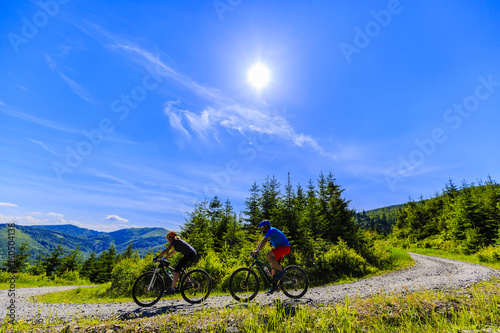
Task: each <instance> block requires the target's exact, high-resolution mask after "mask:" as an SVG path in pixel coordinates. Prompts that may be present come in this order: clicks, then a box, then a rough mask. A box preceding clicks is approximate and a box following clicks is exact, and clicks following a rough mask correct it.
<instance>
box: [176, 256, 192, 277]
mask: <svg viewBox="0 0 500 333" xmlns="http://www.w3.org/2000/svg"><path fill="white" fill-rule="evenodd" d="M195 258H196V252H191V253H188V254H186V255H185V256H184V257H182V258H181V260H179V262H178V263H177V265H175V267H174V272H178V273H179V272H180V271H182V269H184V268H186V267H189V265H191V264H192V263H193V261H194V259H195Z"/></svg>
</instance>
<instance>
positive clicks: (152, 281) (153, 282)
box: [147, 267, 158, 291]
mask: <svg viewBox="0 0 500 333" xmlns="http://www.w3.org/2000/svg"><path fill="white" fill-rule="evenodd" d="M157 271H158V267H156V268H155V271H154V272H153V278H152V279H151V282H149V286H148V289H147V291H150V290H151V288H153V285H154V284H155V281H156V272H157Z"/></svg>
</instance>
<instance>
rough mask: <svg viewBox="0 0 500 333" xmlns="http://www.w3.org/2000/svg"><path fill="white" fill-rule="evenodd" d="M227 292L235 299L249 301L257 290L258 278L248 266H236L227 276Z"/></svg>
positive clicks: (255, 294)
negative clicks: (229, 275)
mask: <svg viewBox="0 0 500 333" xmlns="http://www.w3.org/2000/svg"><path fill="white" fill-rule="evenodd" d="M229 292H230V293H231V295H232V296H233V297H234V299H235V300H237V301H240V302H249V301H251V300H253V299H254V298H255V296H257V293H258V292H259V278H258V277H257V274H255V272H254V271H252V270H251V269H249V268H246V267H242V268H238V269H237V270H235V271H234V273H233V274H231V277H230V278H229Z"/></svg>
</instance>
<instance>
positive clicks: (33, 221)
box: [0, 212, 82, 227]
mask: <svg viewBox="0 0 500 333" xmlns="http://www.w3.org/2000/svg"><path fill="white" fill-rule="evenodd" d="M31 214H32V215H36V216H37V217H35V216H32V215H24V216H7V215H2V214H0V223H16V224H20V225H54V224H74V225H76V226H79V227H81V226H82V224H81V223H80V222H77V221H73V220H66V219H64V218H63V215H62V214H57V213H47V214H45V215H46V216H45V217H44V216H43V215H44V214H41V213H38V212H34V213H31Z"/></svg>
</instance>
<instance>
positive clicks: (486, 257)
mask: <svg viewBox="0 0 500 333" xmlns="http://www.w3.org/2000/svg"><path fill="white" fill-rule="evenodd" d="M476 256H477V258H478V259H479V261H481V262H487V263H492V264H493V263H498V262H500V247H498V246H492V245H490V246H488V247H487V248H484V249H481V250H479V251H478V252H477V253H476Z"/></svg>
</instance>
